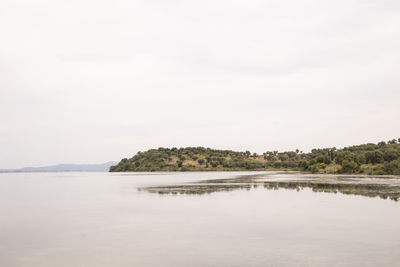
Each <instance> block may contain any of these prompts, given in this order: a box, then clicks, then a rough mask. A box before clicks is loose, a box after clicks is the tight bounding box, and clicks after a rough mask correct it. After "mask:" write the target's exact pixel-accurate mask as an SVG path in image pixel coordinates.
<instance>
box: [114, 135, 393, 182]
mask: <svg viewBox="0 0 400 267" xmlns="http://www.w3.org/2000/svg"><path fill="white" fill-rule="evenodd" d="M203 170H204V171H229V170H232V171H235V170H298V171H309V172H312V173H364V174H394V175H400V138H399V139H398V140H396V139H393V140H390V141H388V142H379V143H378V144H372V143H370V144H363V145H356V146H350V147H345V148H343V149H336V148H334V147H333V148H324V149H313V150H312V151H311V152H310V153H303V152H302V151H299V150H297V149H296V151H288V152H278V151H267V152H265V153H263V154H262V155H258V154H257V153H251V152H250V151H245V152H236V151H232V150H216V149H211V148H204V147H186V148H171V149H169V148H158V149H150V150H148V151H146V152H138V153H137V154H136V155H135V156H133V157H132V158H130V159H126V158H125V159H122V160H121V161H120V162H119V163H118V164H117V165H115V166H112V167H111V168H110V171H112V172H123V171H203Z"/></svg>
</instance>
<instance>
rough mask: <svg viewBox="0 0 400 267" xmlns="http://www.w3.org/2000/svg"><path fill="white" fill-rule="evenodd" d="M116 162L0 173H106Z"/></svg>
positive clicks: (65, 165) (67, 165) (30, 168)
mask: <svg viewBox="0 0 400 267" xmlns="http://www.w3.org/2000/svg"><path fill="white" fill-rule="evenodd" d="M115 164H117V162H116V161H109V162H106V163H102V164H58V165H52V166H44V167H25V168H21V169H10V170H0V172H107V171H108V170H109V169H110V167H111V166H112V165H115Z"/></svg>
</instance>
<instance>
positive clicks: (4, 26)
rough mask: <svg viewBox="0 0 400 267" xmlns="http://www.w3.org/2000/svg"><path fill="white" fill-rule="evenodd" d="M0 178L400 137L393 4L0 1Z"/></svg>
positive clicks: (399, 48) (399, 38)
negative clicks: (2, 173) (157, 151)
mask: <svg viewBox="0 0 400 267" xmlns="http://www.w3.org/2000/svg"><path fill="white" fill-rule="evenodd" d="M0 10H1V11H0V13H1V16H0V30H1V32H2V35H1V36H0V119H1V124H0V146H1V148H2V149H1V152H0V169H12V168H20V167H26V166H46V165H54V164H59V163H83V164H84V163H101V162H107V161H118V160H120V159H121V158H125V157H131V156H133V155H134V154H135V153H136V152H137V151H144V150H147V149H151V148H158V147H186V146H194V147H196V146H204V147H211V148H216V149H231V150H240V151H245V150H251V151H252V152H257V153H262V152H265V151H271V150H279V151H288V150H295V149H299V150H303V151H310V150H311V149H312V148H323V147H337V148H340V147H344V146H349V145H356V144H363V143H377V142H379V141H388V140H390V139H393V138H399V137H400V134H399V133H400V124H399V123H398V117H399V114H400V105H399V100H400V90H399V85H400V75H399V69H400V68H399V62H400V30H399V29H400V2H399V1H394V0H387V1H373V0H371V1H361V0H351V1H344V0H339V1H335V2H332V1H317V0H308V1H268V2H265V1H259V0H255V1H234V2H232V1H225V0H221V1H202V2H198V1H156V0H148V1H129V2H127V1H122V0H116V1H112V2H110V1H93V0H84V1H68V2H63V1H49V0H39V1H35V2H34V3H33V2H31V1H27V0H13V1H11V0H4V1H2V2H1V3H0Z"/></svg>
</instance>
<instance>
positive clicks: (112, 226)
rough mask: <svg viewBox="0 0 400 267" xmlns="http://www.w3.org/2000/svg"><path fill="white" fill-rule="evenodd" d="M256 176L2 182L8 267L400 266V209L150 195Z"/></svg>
mask: <svg viewBox="0 0 400 267" xmlns="http://www.w3.org/2000/svg"><path fill="white" fill-rule="evenodd" d="M254 174H255V173H254V172H251V173H247V174H246V173H243V172H242V173H238V172H231V173H229V172H224V173H204V172H203V173H148V174H143V173H140V174H138V173H133V174H132V173H117V174H110V173H19V174H0V266H7V267H12V266H30V267H32V266H41V267H43V266H51V267H54V266H178V267H179V266H185V267H186V266H399V265H398V264H399V262H400V201H399V202H396V201H394V200H390V199H382V198H379V197H366V196H362V195H352V194H341V193H337V194H334V193H323V192H313V190H314V189H312V188H304V189H302V190H299V191H297V190H290V189H286V188H279V189H278V188H274V189H275V190H265V188H263V187H262V186H261V187H257V188H252V189H250V190H248V188H246V187H243V188H237V189H235V190H231V191H224V190H219V192H214V193H206V194H179V193H178V194H160V193H157V192H156V193H154V192H151V190H150V191H149V190H147V189H146V188H148V187H151V188H155V187H162V186H164V185H165V186H170V185H175V184H188V183H194V182H196V181H199V180H211V179H227V178H235V177H239V176H242V175H254ZM274 177H275V178H276V177H280V178H282V177H285V174H271V173H269V174H268V177H267V178H266V179H270V178H271V179H274ZM292 177H293V174H292ZM138 188H142V190H140V191H139V190H138ZM143 188H144V189H143ZM276 189H277V190H276ZM314 191H315V190H314Z"/></svg>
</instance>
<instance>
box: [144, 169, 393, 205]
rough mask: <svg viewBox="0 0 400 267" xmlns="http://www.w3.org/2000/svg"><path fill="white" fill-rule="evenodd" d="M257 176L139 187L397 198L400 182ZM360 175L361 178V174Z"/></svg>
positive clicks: (192, 191) (191, 192)
mask: <svg viewBox="0 0 400 267" xmlns="http://www.w3.org/2000/svg"><path fill="white" fill-rule="evenodd" d="M259 178H260V177H259V176H256V175H253V176H243V177H238V178H232V179H216V180H204V181H199V182H196V183H192V184H183V185H171V186H154V187H145V188H140V189H139V190H140V191H147V192H149V193H158V194H174V195H177V194H187V195H202V194H209V193H215V192H229V191H233V190H240V189H246V190H250V189H252V188H257V187H258V186H262V187H263V188H265V189H267V190H279V189H288V190H296V191H300V190H302V189H304V188H310V189H312V191H313V192H324V193H335V194H336V193H338V192H339V193H342V194H347V195H360V196H365V197H380V198H382V199H391V200H394V201H398V199H399V198H400V185H393V184H390V183H379V182H377V183H372V182H371V183H365V182H364V183H362V182H359V181H357V180H356V179H354V178H353V179H346V178H341V179H338V177H332V178H331V179H329V178H324V179H310V180H307V179H303V180H298V179H296V180H295V179H293V180H284V181H279V180H278V181H277V180H275V181H268V180H267V181H265V180H264V181H260V180H259ZM361 179H362V178H361Z"/></svg>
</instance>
